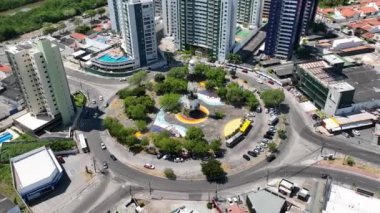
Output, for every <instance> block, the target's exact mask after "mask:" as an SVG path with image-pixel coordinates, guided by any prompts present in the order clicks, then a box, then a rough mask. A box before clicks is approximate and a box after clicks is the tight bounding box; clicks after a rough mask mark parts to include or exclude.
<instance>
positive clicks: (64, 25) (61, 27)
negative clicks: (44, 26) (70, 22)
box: [57, 21, 66, 33]
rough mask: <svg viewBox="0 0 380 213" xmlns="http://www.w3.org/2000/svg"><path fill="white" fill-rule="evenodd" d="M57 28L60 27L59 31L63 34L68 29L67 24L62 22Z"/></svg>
mask: <svg viewBox="0 0 380 213" xmlns="http://www.w3.org/2000/svg"><path fill="white" fill-rule="evenodd" d="M57 27H58V29H59V30H60V31H61V33H62V31H63V30H64V29H65V28H66V24H65V22H64V21H60V22H58V24H57Z"/></svg>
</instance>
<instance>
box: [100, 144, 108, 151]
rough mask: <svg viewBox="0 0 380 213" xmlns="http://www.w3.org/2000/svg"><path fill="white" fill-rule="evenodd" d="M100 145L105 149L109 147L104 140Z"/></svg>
mask: <svg viewBox="0 0 380 213" xmlns="http://www.w3.org/2000/svg"><path fill="white" fill-rule="evenodd" d="M100 147H102V149H103V150H104V149H107V147H106V145H105V144H104V143H103V142H102V143H100Z"/></svg>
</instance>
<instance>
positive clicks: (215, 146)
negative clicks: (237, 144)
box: [210, 139, 222, 152]
mask: <svg viewBox="0 0 380 213" xmlns="http://www.w3.org/2000/svg"><path fill="white" fill-rule="evenodd" d="M221 146H222V142H221V141H220V139H214V140H212V141H211V143H210V148H211V150H213V151H214V152H218V151H219V150H220V147H221Z"/></svg>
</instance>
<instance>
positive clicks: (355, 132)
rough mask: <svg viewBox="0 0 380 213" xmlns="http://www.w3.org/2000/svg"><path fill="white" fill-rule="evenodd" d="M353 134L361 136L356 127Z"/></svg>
mask: <svg viewBox="0 0 380 213" xmlns="http://www.w3.org/2000/svg"><path fill="white" fill-rule="evenodd" d="M352 134H354V135H355V136H360V132H359V131H358V130H356V129H353V130H352Z"/></svg>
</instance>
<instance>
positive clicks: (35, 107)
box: [6, 38, 75, 124]
mask: <svg viewBox="0 0 380 213" xmlns="http://www.w3.org/2000/svg"><path fill="white" fill-rule="evenodd" d="M6 54H7V57H8V60H9V62H10V63H11V66H12V69H13V71H14V73H15V75H16V76H17V78H18V81H19V83H20V86H21V90H22V92H23V94H24V98H25V103H26V105H27V107H28V109H29V112H30V113H31V115H32V116H35V117H38V116H39V115H44V116H46V115H47V116H49V117H51V118H53V119H54V118H57V117H58V116H61V118H62V122H63V124H69V123H70V122H71V120H72V118H73V117H74V115H75V113H74V105H73V102H72V99H71V95H70V89H69V85H68V83H67V78H66V73H65V69H64V66H63V63H62V59H61V54H60V51H59V47H58V45H57V44H55V43H53V42H51V41H50V40H49V39H47V38H43V39H41V40H39V41H37V42H36V43H32V42H30V43H27V44H19V45H16V46H9V47H8V48H7V50H6Z"/></svg>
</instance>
